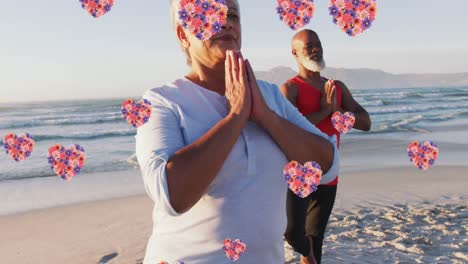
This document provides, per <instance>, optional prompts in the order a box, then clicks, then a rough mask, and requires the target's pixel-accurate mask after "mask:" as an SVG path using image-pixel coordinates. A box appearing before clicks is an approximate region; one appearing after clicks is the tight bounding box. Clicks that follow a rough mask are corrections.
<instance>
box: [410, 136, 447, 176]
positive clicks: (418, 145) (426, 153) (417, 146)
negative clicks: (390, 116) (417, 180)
mask: <svg viewBox="0 0 468 264" xmlns="http://www.w3.org/2000/svg"><path fill="white" fill-rule="evenodd" d="M407 151H408V157H409V158H410V161H411V163H413V164H414V166H416V167H417V168H419V169H420V170H427V169H429V167H431V166H432V165H434V163H435V161H436V160H437V157H438V156H439V148H438V147H437V145H436V144H434V143H433V142H432V141H426V142H418V141H413V142H411V143H410V144H408V148H407Z"/></svg>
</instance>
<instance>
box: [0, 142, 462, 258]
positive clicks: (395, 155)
mask: <svg viewBox="0 0 468 264" xmlns="http://www.w3.org/2000/svg"><path fill="white" fill-rule="evenodd" d="M402 143H404V141H401V140H387V141H382V140H378V139H372V138H370V139H359V140H354V139H353V140H351V139H349V140H345V142H344V143H343V145H342V161H343V162H342V167H343V169H342V172H343V173H342V174H341V177H340V184H339V187H338V195H337V199H336V203H335V208H334V211H333V214H332V216H331V219H330V222H329V226H328V232H327V236H326V241H325V243H324V256H323V263H467V262H468V238H467V231H468V203H467V192H466V186H468V166H463V163H464V160H463V159H466V157H460V156H457V157H458V158H459V159H461V160H456V159H455V158H454V157H450V156H449V155H445V157H444V155H441V158H440V160H439V161H438V163H437V165H435V166H434V167H431V168H430V169H429V170H428V171H424V172H422V171H419V170H418V169H416V168H415V167H412V165H410V164H409V162H408V161H406V163H401V165H398V163H399V162H400V161H399V160H400V159H401V160H406V157H405V155H404V154H405V153H404V145H402ZM440 147H441V149H444V150H445V151H446V152H448V151H447V150H450V153H458V152H460V151H461V152H462V151H463V150H466V145H461V144H454V143H450V142H448V143H443V144H441V145H440ZM381 149H386V151H387V152H388V153H387V154H388V155H385V159H386V160H388V162H382V163H380V164H375V162H372V161H373V159H374V158H375V153H378V152H379V151H380V150H381ZM400 149H403V154H402V153H399V152H400ZM356 150H358V153H361V154H354V155H353V153H356V152H355V151H356ZM359 151H360V152H359ZM363 152H365V153H366V155H364V154H362V153H363ZM366 156H367V157H368V159H366ZM451 162H453V163H460V164H459V165H454V164H451ZM364 163H365V164H368V166H364V165H363V164H364ZM465 164H468V163H465ZM379 167H380V168H379ZM138 181H141V180H140V179H138V180H137V181H135V182H134V183H133V185H134V186H137V184H138ZM104 182H105V181H104ZM104 182H103V183H102V184H101V185H99V184H97V185H94V187H93V188H95V189H96V193H98V189H99V188H105V187H104V186H105V183H104ZM127 184H128V183H127ZM85 185H86V184H83V186H85ZM129 185H130V186H133V185H131V184H129ZM28 188H30V189H31V190H32V189H34V184H32V185H29V186H28ZM80 188H85V187H80ZM132 188H135V187H132ZM142 189H143V188H142ZM3 190H10V189H6V188H4V189H3ZM4 193H5V192H4ZM11 195H12V191H11V190H10V191H9V192H8V193H7V196H8V197H10V196H11ZM32 197H33V199H34V196H32ZM96 198H98V196H96ZM8 201H9V202H10V203H11V202H12V201H11V199H10V200H8ZM20 202H21V201H20ZM74 202H75V203H74V204H71V205H64V206H59V207H54V208H47V209H36V210H32V211H31V210H29V211H26V212H19V213H14V214H6V215H3V216H0V234H1V237H2V239H1V240H0V255H1V263H21V264H23V263H24V264H27V263H35V264H36V263H99V264H103V263H109V264H113V263H125V264H127V263H131V264H136V263H141V261H142V258H143V256H144V252H145V247H146V242H147V239H148V237H149V235H150V233H151V229H152V220H151V208H152V202H151V200H150V199H149V198H148V197H147V196H146V195H145V194H144V193H143V192H141V193H139V194H137V195H132V196H128V197H123V198H114V199H107V200H98V201H86V202H79V199H78V200H76V201H74ZM23 203H24V200H23ZM285 247H286V256H285V263H289V264H292V263H299V256H298V255H297V254H295V253H294V252H293V251H292V250H291V249H290V247H289V246H288V245H286V244H285ZM226 263H227V262H226ZM237 263H242V259H240V260H239V261H237Z"/></svg>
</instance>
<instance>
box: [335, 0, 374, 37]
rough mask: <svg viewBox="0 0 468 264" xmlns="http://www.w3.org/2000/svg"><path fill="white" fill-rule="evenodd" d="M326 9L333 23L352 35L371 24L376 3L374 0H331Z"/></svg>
mask: <svg viewBox="0 0 468 264" xmlns="http://www.w3.org/2000/svg"><path fill="white" fill-rule="evenodd" d="M328 9H329V11H330V15H331V16H332V17H333V23H335V24H337V25H338V27H340V28H341V30H343V31H344V32H346V34H348V35H349V36H352V37H354V36H356V35H358V34H361V33H362V32H364V31H365V30H367V29H369V28H370V27H371V26H372V23H373V22H374V20H375V15H376V13H377V3H376V2H375V0H331V1H330V7H329V8H328Z"/></svg>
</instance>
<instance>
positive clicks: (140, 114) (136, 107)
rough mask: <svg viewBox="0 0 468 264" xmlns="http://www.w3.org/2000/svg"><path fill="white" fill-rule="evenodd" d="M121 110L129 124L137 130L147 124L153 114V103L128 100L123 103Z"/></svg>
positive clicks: (144, 100) (143, 100)
mask: <svg viewBox="0 0 468 264" xmlns="http://www.w3.org/2000/svg"><path fill="white" fill-rule="evenodd" d="M121 110H122V114H123V115H124V118H125V119H126V120H127V122H128V123H129V124H130V125H131V126H133V127H135V128H137V127H140V126H142V125H144V124H146V122H148V120H149V118H150V117H151V113H152V108H151V102H150V101H148V100H146V99H142V100H139V101H137V102H135V101H133V100H131V99H127V100H125V101H124V102H123V103H122V108H121Z"/></svg>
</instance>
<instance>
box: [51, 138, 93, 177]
mask: <svg viewBox="0 0 468 264" xmlns="http://www.w3.org/2000/svg"><path fill="white" fill-rule="evenodd" d="M47 159H48V161H49V165H50V168H51V169H52V170H53V171H54V173H55V174H57V176H59V177H61V178H62V179H64V180H71V179H72V178H73V177H75V176H76V175H78V174H79V173H80V171H81V169H82V168H83V166H84V164H85V161H86V155H85V152H84V149H83V147H81V146H80V145H78V144H75V145H71V146H70V147H68V148H67V149H66V148H64V147H63V146H62V145H60V144H55V145H53V146H52V147H50V148H49V155H48V156H47Z"/></svg>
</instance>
